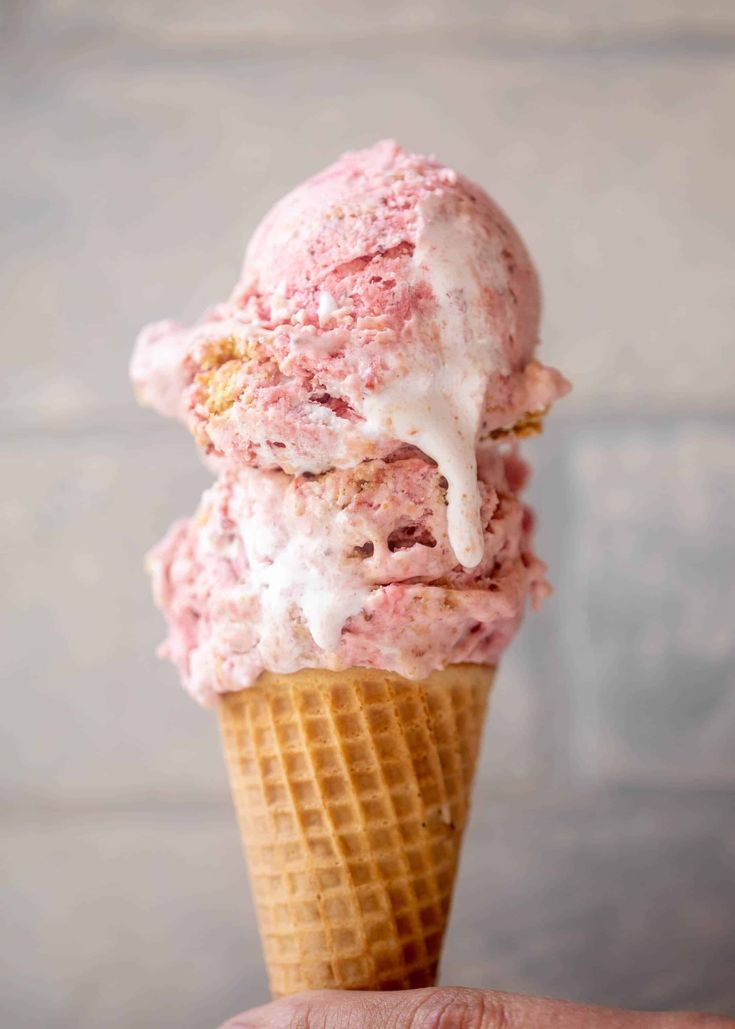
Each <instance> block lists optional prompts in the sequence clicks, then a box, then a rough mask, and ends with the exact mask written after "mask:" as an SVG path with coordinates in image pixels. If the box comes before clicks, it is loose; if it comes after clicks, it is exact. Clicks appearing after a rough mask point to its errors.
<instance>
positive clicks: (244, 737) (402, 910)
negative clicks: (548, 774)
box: [219, 664, 494, 996]
mask: <svg viewBox="0 0 735 1029" xmlns="http://www.w3.org/2000/svg"><path fill="white" fill-rule="evenodd" d="M493 675H494V669H493V668H491V667H489V666H483V665H470V664H465V665H453V666H450V667H449V668H446V669H444V670H442V671H438V672H434V673H432V674H431V675H430V676H429V677H428V678H427V679H424V680H423V681H421V682H411V681H409V680H407V679H403V678H402V677H401V676H399V675H395V674H393V673H390V672H384V671H380V670H377V669H366V668H352V669H349V670H347V671H344V672H332V671H325V670H322V669H305V670H303V671H300V672H295V673H292V674H289V675H275V674H270V673H267V674H264V675H262V676H261V678H260V679H259V680H258V682H257V684H256V685H255V686H253V687H250V688H248V689H244V690H241V691H239V692H237V693H229V694H225V695H224V696H223V698H222V702H221V704H220V705H219V711H220V722H221V729H222V740H223V746H224V751H225V756H226V759H227V765H228V770H229V774H230V780H231V785H232V792H233V797H234V801H235V806H236V808H237V812H238V818H239V822H240V828H241V831H242V837H243V843H244V847H245V854H246V857H247V861H248V865H249V868H250V878H251V883H252V888H253V893H254V897H255V903H256V907H257V912H258V920H259V923H260V932H261V937H262V942H263V949H264V952H265V960H266V964H267V967H268V974H269V978H270V984H271V990H272V992H273V995H274V996H282V995H284V994H289V993H297V992H299V991H301V990H313V989H325V988H338V989H356V990H357V989H373V990H375V989H382V990H390V989H403V988H409V987H417V986H428V985H431V984H433V983H434V981H435V979H436V972H437V966H438V963H439V956H440V952H441V946H442V939H443V937H444V930H445V927H446V923H447V918H448V915H449V907H450V904H451V899H452V888H453V885H454V877H455V873H456V869H457V861H458V858H459V850H460V844H461V841H462V834H463V831H464V827H465V822H466V820H467V812H468V807H469V801H470V793H471V790H472V780H473V776H474V771H475V763H476V759H477V752H478V748H479V743H480V737H481V733H482V727H483V721H484V714H485V707H486V704H487V698H488V694H489V691H490V687H491V685H492V680H493Z"/></svg>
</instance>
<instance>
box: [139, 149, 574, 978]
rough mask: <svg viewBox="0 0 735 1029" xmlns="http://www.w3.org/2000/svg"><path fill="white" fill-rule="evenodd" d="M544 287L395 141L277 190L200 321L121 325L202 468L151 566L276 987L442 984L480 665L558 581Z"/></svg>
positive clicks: (166, 648) (485, 202) (518, 255)
mask: <svg viewBox="0 0 735 1029" xmlns="http://www.w3.org/2000/svg"><path fill="white" fill-rule="evenodd" d="M539 307H540V300H539V286H538V281H537V278H536V273H535V271H534V268H533V265H532V264H531V261H530V258H529V256H528V254H527V253H526V250H525V248H524V246H523V243H522V242H521V240H520V238H519V237H518V235H517V233H516V231H515V229H514V228H513V226H512V225H511V224H510V222H509V221H508V220H507V218H506V217H505V216H504V215H503V214H502V213H501V212H500V210H499V209H498V208H497V207H496V206H495V204H494V203H493V202H492V201H491V200H490V199H489V198H488V197H487V196H486V195H485V194H484V193H483V192H482V191H481V190H480V189H479V188H478V187H477V186H474V185H473V184H472V183H470V182H468V181H467V180H465V179H463V178H462V177H461V176H459V175H457V174H456V173H455V172H453V171H451V170H450V169H448V168H446V167H444V166H443V165H441V164H439V163H438V162H437V161H435V160H433V159H430V158H426V157H419V156H416V155H413V154H407V153H405V152H404V151H403V150H401V149H400V147H398V146H397V145H396V144H394V143H390V142H386V143H380V144H378V145H377V146H375V147H372V148H371V149H369V150H364V151H359V152H356V153H350V154H346V155H345V156H343V157H342V158H341V159H340V160H339V161H337V162H336V164H334V165H332V166H331V167H330V168H328V169H327V170H326V171H324V172H322V173H321V174H320V175H317V176H315V177H314V178H312V179H309V180H308V181H307V182H305V183H304V184H303V185H301V186H299V187H298V188H297V189H295V190H294V191H293V192H292V193H290V194H289V195H288V196H286V197H285V198H284V199H283V200H282V201H281V202H280V203H278V204H276V206H275V207H274V208H273V210H272V211H271V212H270V213H269V214H268V215H267V216H266V218H265V219H264V220H263V222H262V223H261V225H260V227H259V228H258V229H257V230H256V232H255V234H254V236H253V238H252V241H251V243H250V245H249V247H248V250H247V254H246V257H245V262H244V264H243V268H242V271H241V275H240V278H239V281H238V283H237V285H236V287H235V289H234V290H233V292H232V294H231V296H230V297H229V299H228V300H226V301H224V302H222V303H220V304H218V305H216V306H215V307H213V308H211V309H210V310H209V311H207V312H206V313H205V315H204V316H203V318H202V319H201V320H200V322H199V323H198V324H196V325H195V326H193V327H191V328H187V327H184V326H181V325H179V324H177V323H176V322H171V321H164V322H158V323H156V324H154V325H152V326H149V327H148V328H147V329H145V330H144V331H143V332H142V333H141V335H140V337H139V339H138V343H137V345H136V350H135V354H134V357H133V361H132V368H131V372H132V378H133V382H134V384H135V388H136V390H137V392H138V395H139V397H140V398H141V400H142V401H143V402H144V403H147V404H149V405H151V406H153V407H154V408H156V409H157V410H159V411H160V412H161V413H163V414H166V415H169V416H171V417H175V418H179V419H181V420H182V421H183V422H184V423H185V424H186V425H187V426H188V427H189V429H190V430H191V431H192V433H193V434H194V437H195V439H196V441H197V443H198V444H199V446H200V448H201V450H202V451H203V453H204V455H205V457H206V460H207V462H208V464H209V465H210V466H211V468H212V470H213V472H214V474H215V477H216V479H215V482H214V484H213V485H212V486H211V488H210V489H208V490H207V491H206V492H205V493H204V496H203V497H202V499H201V502H200V504H199V508H198V511H197V512H196V514H195V515H194V516H193V517H192V518H189V519H184V520H182V521H180V522H177V523H176V524H175V525H174V526H173V527H172V528H171V530H170V531H169V533H168V535H167V536H166V538H165V539H164V540H163V541H162V542H161V543H160V544H159V545H158V546H157V547H156V548H154V550H153V551H152V552H151V554H150V556H149V568H150V571H151V574H152V578H153V585H154V592H155V598H156V601H157V603H158V605H159V606H160V607H161V609H162V610H163V612H164V614H165V616H166V619H167V621H168V625H169V635H168V639H167V641H166V643H165V644H164V645H163V648H162V649H163V653H164V654H166V655H167V656H168V657H169V658H171V660H172V661H173V662H174V663H175V665H176V666H177V668H178V670H179V673H180V677H181V679H182V682H183V683H184V685H185V686H186V688H187V689H188V690H189V691H190V693H191V694H192V695H193V696H194V697H195V698H196V699H197V700H198V701H200V702H201V703H202V704H204V705H214V706H216V708H217V711H218V717H219V721H220V725H221V729H222V740H223V746H224V750H225V756H226V760H227V765H228V770H229V775H230V782H231V786H232V791H233V797H234V799H235V804H236V807H237V810H238V816H239V819H240V825H241V829H242V836H243V842H244V845H245V849H246V854H247V857H248V864H249V867H250V873H251V882H252V886H253V893H254V896H255V901H256V907H257V911H258V918H259V922H260V929H261V937H262V940H263V947H264V952H265V958H266V964H267V966H268V971H269V977H270V981H271V988H272V990H273V992H274V993H276V994H281V993H290V992H296V991H299V990H304V989H315V988H326V987H340V988H350V989H396V988H402V987H414V986H425V985H430V984H431V983H433V982H434V981H435V977H436V971H437V964H438V960H439V956H440V951H441V945H442V939H443V935H444V931H445V927H446V923H447V917H448V913H449V906H450V903H451V896H452V888H453V883H454V877H455V873H456V869H457V861H458V857H459V851H460V846H461V841H462V833H463V830H464V826H465V823H466V819H467V813H468V809H469V801H470V795H471V790H472V781H473V775H474V769H475V764H476V759H477V753H478V747H479V743H480V738H481V734H482V725H483V718H484V712H485V708H486V704H487V698H488V694H489V691H490V688H491V685H492V682H493V678H494V674H495V667H496V666H497V664H498V662H499V660H500V658H501V656H502V654H503V652H504V650H505V648H506V647H507V645H508V644H509V642H510V640H511V639H512V637H513V636H514V634H515V632H516V630H517V628H518V626H519V624H520V622H521V620H522V617H523V614H524V610H525V608H526V606H527V604H528V603H529V602H530V603H532V604H536V603H538V602H539V601H540V600H541V599H543V597H544V596H545V595H546V593H547V592H548V589H549V587H548V585H547V583H546V579H545V568H544V565H543V564H542V563H541V562H540V561H539V560H538V559H537V558H536V556H535V554H534V551H533V544H532V532H533V518H532V515H531V513H530V511H529V510H528V508H527V507H526V506H525V505H524V503H523V501H522V499H521V494H522V490H523V487H524V484H525V480H526V477H527V468H526V466H525V464H524V462H523V460H522V459H521V457H520V454H519V442H518V441H519V440H520V439H521V438H522V437H523V436H526V435H530V434H533V433H534V432H538V431H539V430H540V428H541V422H542V419H543V417H544V415H545V413H546V411H547V409H548V407H549V406H550V405H551V404H552V403H553V402H554V400H556V399H557V398H558V397H560V396H561V395H563V394H564V393H565V392H566V390H567V389H568V384H567V383H566V381H565V380H564V378H563V377H562V376H561V375H560V374H559V373H558V372H556V371H554V370H553V369H550V368H547V367H545V366H544V365H542V364H540V363H539V362H538V361H537V360H536V357H535V351H536V347H537V344H538V321H539Z"/></svg>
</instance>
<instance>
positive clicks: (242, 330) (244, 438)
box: [132, 142, 568, 568]
mask: <svg viewBox="0 0 735 1029" xmlns="http://www.w3.org/2000/svg"><path fill="white" fill-rule="evenodd" d="M539 309H540V294H539V286H538V280H537V276H536V273H535V271H534V268H533V265H532V263H531V260H530V258H529V256H528V253H527V252H526V249H525V247H524V245H523V243H522V241H521V240H520V238H519V236H518V234H517V233H516V231H515V229H514V228H513V226H512V225H511V223H510V222H509V221H508V219H507V218H506V217H505V216H504V215H503V213H502V212H501V211H500V210H499V209H498V208H497V207H496V205H495V204H494V203H493V202H492V201H491V200H490V198H489V197H488V196H487V195H486V194H485V193H484V192H483V191H482V190H480V189H479V188H478V187H477V186H475V185H473V184H472V183H470V182H468V181H467V180H466V179H464V178H462V177H461V176H459V175H457V174H456V173H455V172H454V171H452V170H450V169H449V168H446V167H444V166H443V165H441V164H439V163H438V162H436V161H435V160H433V159H431V158H426V157H421V156H417V155H413V154H407V153H406V152H405V151H403V150H401V148H400V147H398V146H397V145H396V144H395V143H392V142H383V143H379V144H378V145H377V146H374V147H372V148H371V149H369V150H365V151H360V152H355V153H348V154H345V155H344V156H343V157H342V158H341V159H340V160H339V161H337V162H336V163H335V164H334V165H332V166H331V167H330V168H328V169H327V170H326V171H324V172H322V173H321V174H319V175H316V176H315V177H314V178H312V179H309V180H308V181H307V182H305V183H303V184H302V185H301V186H299V187H298V188H297V189H295V190H294V191H293V192H292V193H290V194H288V196H286V197H285V198H284V199H283V200H281V201H280V202H279V203H278V204H276V206H275V207H274V208H273V209H272V211H271V212H270V213H269V214H268V215H267V216H266V217H265V219H264V220H263V222H262V223H261V225H260V226H259V228H258V229H257V230H256V232H255V234H254V236H253V238H252V241H251V243H250V246H249V247H248V250H247V254H246V258H245V262H244V265H243V269H242V274H241V278H240V282H239V283H238V285H237V286H236V288H235V290H234V291H233V293H232V295H231V297H230V299H229V300H228V301H226V302H224V303H222V304H220V305H218V306H216V307H214V308H212V309H211V310H209V311H208V312H207V313H206V314H205V316H204V318H203V319H202V320H201V321H200V323H199V324H197V325H196V326H195V327H193V328H191V329H186V328H184V327H182V326H180V325H178V324H176V323H174V322H168V321H167V322H159V323H157V324H155V325H153V326H150V327H149V328H147V329H146V330H144V331H143V333H141V336H140V337H139V340H138V343H137V345H136V351H135V355H134V358H133V363H132V377H133V380H134V383H135V385H136V387H137V389H138V392H139V395H140V396H141V398H142V399H143V401H144V402H147V403H149V404H150V405H152V406H153V407H156V408H157V409H158V410H160V411H161V412H162V413H165V414H169V415H173V416H178V417H181V418H183V419H184V420H185V421H186V422H187V423H188V424H189V425H190V427H191V428H192V429H193V431H194V433H195V436H196V438H197V440H198V441H199V443H200V444H201V446H202V447H203V448H204V450H205V452H206V453H207V454H209V455H210V456H211V457H212V458H213V459H214V460H215V461H219V462H222V461H225V462H226V463H227V464H228V465H238V464H239V465H250V466H254V467H259V468H263V469H281V470H283V471H285V472H286V473H288V474H290V475H300V474H304V473H311V474H320V473H322V472H325V471H327V470H328V469H331V468H351V467H354V466H356V465H357V464H359V463H360V462H361V461H364V460H367V459H374V458H386V457H390V455H392V454H393V453H395V452H396V451H398V450H399V449H401V447H405V446H406V445H408V446H410V447H413V448H416V450H417V451H420V452H422V453H423V454H424V455H426V456H427V457H428V458H430V459H431V460H433V461H435V462H436V464H437V465H438V467H439V469H440V471H441V474H442V475H443V476H444V478H445V479H446V482H447V492H446V497H447V532H448V539H449V541H450V544H451V547H452V550H453V552H454V555H455V557H456V558H457V561H458V562H459V563H460V564H461V565H463V566H464V567H465V568H473V567H475V566H477V565H478V564H479V563H480V561H481V560H482V555H483V550H484V542H483V526H482V518H481V495H480V490H479V488H478V476H477V458H476V451H477V447H478V445H479V444H481V443H482V442H483V441H484V440H489V439H493V438H497V437H498V436H499V435H506V434H507V435H514V434H518V435H523V434H526V433H527V432H529V431H533V429H534V427H536V426H537V425H538V422H539V420H540V418H541V416H542V415H543V413H544V412H545V410H546V408H548V406H549V405H550V404H551V402H552V401H553V400H555V399H556V398H557V397H559V396H561V395H563V394H564V393H565V392H566V391H567V389H568V385H567V383H566V381H565V380H564V379H563V377H562V376H561V375H560V374H559V373H558V372H556V371H554V370H553V369H549V368H545V367H544V366H543V365H541V364H539V363H538V362H537V361H535V360H533V353H534V349H535V347H536V345H537V343H538V321H539Z"/></svg>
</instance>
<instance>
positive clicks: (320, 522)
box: [149, 447, 548, 704]
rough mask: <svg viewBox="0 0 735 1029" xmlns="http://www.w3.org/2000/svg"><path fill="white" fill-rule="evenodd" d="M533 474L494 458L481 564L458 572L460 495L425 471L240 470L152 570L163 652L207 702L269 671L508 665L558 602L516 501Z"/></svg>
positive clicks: (174, 534) (165, 547)
mask: <svg viewBox="0 0 735 1029" xmlns="http://www.w3.org/2000/svg"><path fill="white" fill-rule="evenodd" d="M524 478H525V466H524V465H523V464H522V462H521V461H520V460H519V459H518V458H517V457H516V456H515V454H513V453H510V454H508V455H506V456H502V455H501V454H500V452H499V451H498V449H497V448H495V447H491V448H483V450H482V451H481V453H480V461H479V480H478V481H479V490H480V497H481V513H482V522H483V553H482V557H481V560H480V562H479V563H478V565H477V566H476V567H475V568H474V569H472V570H471V571H469V570H467V569H464V568H462V566H461V565H458V564H457V560H456V558H455V556H454V553H453V550H452V546H451V544H450V542H449V538H448V534H447V506H446V501H445V494H446V483H445V481H444V480H443V478H442V476H441V474H440V472H439V469H438V468H437V467H436V466H435V465H434V464H433V463H431V462H429V461H428V460H427V459H426V458H423V457H420V456H418V455H416V454H413V453H412V454H410V455H409V454H406V455H405V456H403V457H399V459H397V460H395V461H391V462H386V461H381V460H371V461H365V462H363V463H362V464H360V465H359V466H358V467H357V468H355V469H350V470H342V469H336V470H334V471H331V472H327V473H326V474H324V475H321V476H318V477H315V478H310V477H305V476H289V475H286V474H285V473H284V472H281V471H269V472H262V471H258V470H255V469H249V468H242V469H241V468H238V469H231V470H229V471H228V472H225V474H223V475H222V476H221V477H220V479H219V480H218V481H217V482H216V484H215V485H214V486H213V487H212V488H211V489H209V490H208V491H207V492H206V493H205V494H204V496H203V498H202V502H201V504H200V506H199V510H198V512H197V514H196V515H195V517H194V518H193V519H188V520H184V521H181V522H177V523H176V524H175V525H174V526H173V527H172V529H171V530H170V532H169V534H168V536H167V537H166V538H165V539H164V540H163V542H162V543H160V544H159V545H158V547H156V548H155V550H153V551H152V553H151V554H150V555H149V567H150V570H151V573H152V576H153V583H154V591H155V595H156V600H157V602H158V604H159V605H160V607H161V608H163V610H164V611H165V612H166V614H167V618H168V621H169V629H170V635H169V639H168V641H167V643H166V644H165V645H164V653H165V654H166V655H167V656H169V657H170V658H171V659H172V660H173V661H174V662H175V664H176V665H177V667H178V669H179V672H180V674H181V677H182V680H183V682H184V684H185V685H186V686H187V688H188V689H189V690H190V692H191V693H192V694H193V695H194V696H195V697H196V698H197V699H198V700H200V701H201V702H202V703H205V704H206V703H210V702H211V701H212V700H214V699H215V697H216V694H217V693H219V692H222V691H226V690H238V689H242V688H243V687H244V686H248V685H251V684H252V683H254V682H255V680H256V679H257V678H258V676H259V675H260V673H261V672H262V671H264V670H265V669H267V670H269V671H274V672H293V671H296V670H297V669H299V668H305V667H324V668H332V669H341V668H349V667H353V666H358V665H372V666H377V667H380V668H384V669H387V670H389V671H394V672H398V673H399V674H400V675H404V676H406V677H408V678H423V677H424V676H426V675H428V674H429V672H431V671H432V670H433V669H435V668H441V667H442V666H444V665H445V664H446V663H448V662H457V661H474V662H478V663H487V664H494V663H495V662H496V661H497V660H498V658H499V656H500V654H501V653H502V651H503V650H504V649H505V647H506V645H507V644H508V642H509V640H510V639H511V638H512V636H513V635H514V633H515V631H516V629H517V627H518V623H519V621H520V618H521V615H522V612H523V608H524V604H525V600H526V597H527V596H529V594H530V596H531V598H532V599H533V600H534V601H538V600H540V599H541V598H542V597H543V596H544V595H545V593H546V592H547V590H548V587H547V585H546V582H545V578H544V566H543V565H542V564H541V562H539V561H538V560H537V559H536V558H535V557H534V555H533V553H532V550H531V544H530V532H531V516H530V513H529V511H528V509H527V508H525V507H524V506H523V505H522V504H521V503H520V501H519V500H518V498H517V492H518V489H519V488H520V486H521V483H522V481H523V479H524Z"/></svg>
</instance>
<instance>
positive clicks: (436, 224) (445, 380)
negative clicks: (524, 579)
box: [362, 194, 506, 568]
mask: <svg viewBox="0 0 735 1029" xmlns="http://www.w3.org/2000/svg"><path fill="white" fill-rule="evenodd" d="M419 211H420V214H421V218H422V227H421V230H420V232H419V235H418V239H417V242H416V248H415V251H414V257H413V260H414V265H415V278H416V282H417V284H418V283H428V285H429V286H430V288H431V292H432V294H433V297H434V301H435V305H436V310H435V312H433V313H432V315H431V316H426V318H425V320H426V322H427V324H426V325H422V324H421V320H420V319H417V320H416V324H414V326H413V331H414V333H415V334H420V333H421V332H422V331H424V332H427V333H431V332H432V331H433V332H434V333H435V334H436V333H438V339H439V344H440V345H439V349H438V352H437V353H436V354H433V355H430V356H429V355H427V358H426V359H425V362H424V364H423V366H414V367H413V368H412V369H411V371H410V372H408V373H406V374H405V375H403V376H401V378H400V379H398V380H397V381H396V382H394V383H392V384H390V385H389V386H388V387H386V388H384V389H383V390H379V391H376V392H375V393H373V394H370V395H369V396H367V397H366V398H365V400H364V402H363V409H362V413H363V415H364V416H365V418H366V421H367V425H368V429H369V431H373V432H380V431H383V432H386V431H387V432H388V433H390V434H392V435H394V436H396V437H397V438H398V439H400V440H401V441H402V442H404V443H410V444H413V445H414V446H416V447H418V448H419V449H420V450H423V451H424V453H425V454H427V455H428V456H429V457H431V458H432V459H433V460H434V461H436V463H437V464H438V466H439V468H440V469H441V472H442V474H443V475H444V477H445V478H446V480H447V483H448V488H447V522H448V532H449V541H450V543H451V545H452V549H453V550H454V553H455V555H456V557H457V560H458V561H460V562H461V564H462V565H464V567H465V568H474V567H475V565H477V564H479V563H480V561H481V560H482V554H483V547H484V544H483V531H482V522H481V519H480V494H479V490H478V487H477V457H476V453H475V447H476V440H477V431H478V428H479V424H480V417H481V412H482V406H483V401H484V395H485V388H486V384H487V380H488V376H489V375H490V374H491V372H492V371H493V370H495V369H497V370H503V371H504V370H506V369H505V358H504V355H503V350H502V347H501V346H500V343H499V340H498V339H497V336H496V333H495V332H494V329H493V326H492V325H491V324H490V322H489V318H488V315H487V312H486V307H487V305H486V304H485V303H484V302H483V298H482V296H481V290H480V285H479V273H480V270H482V275H483V277H484V279H487V275H488V269H490V268H499V269H500V271H499V272H498V275H499V276H502V275H504V274H505V272H504V271H503V270H502V269H503V267H504V266H503V263H502V262H499V261H498V255H497V252H496V251H497V243H496V242H494V241H492V240H491V239H489V238H487V237H484V236H481V235H478V234H477V232H476V231H475V229H474V226H473V225H472V223H471V220H470V218H469V214H468V212H467V211H465V210H464V209H462V208H458V207H457V206H456V203H453V202H451V203H450V202H448V201H447V198H446V197H445V196H443V195H441V194H438V195H435V196H431V197H429V198H428V199H427V200H424V201H423V202H422V203H421V204H420V206H419ZM505 286H506V283H505V281H504V280H502V279H499V281H498V288H499V289H503V288H504V287H505ZM424 352H426V351H424Z"/></svg>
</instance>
